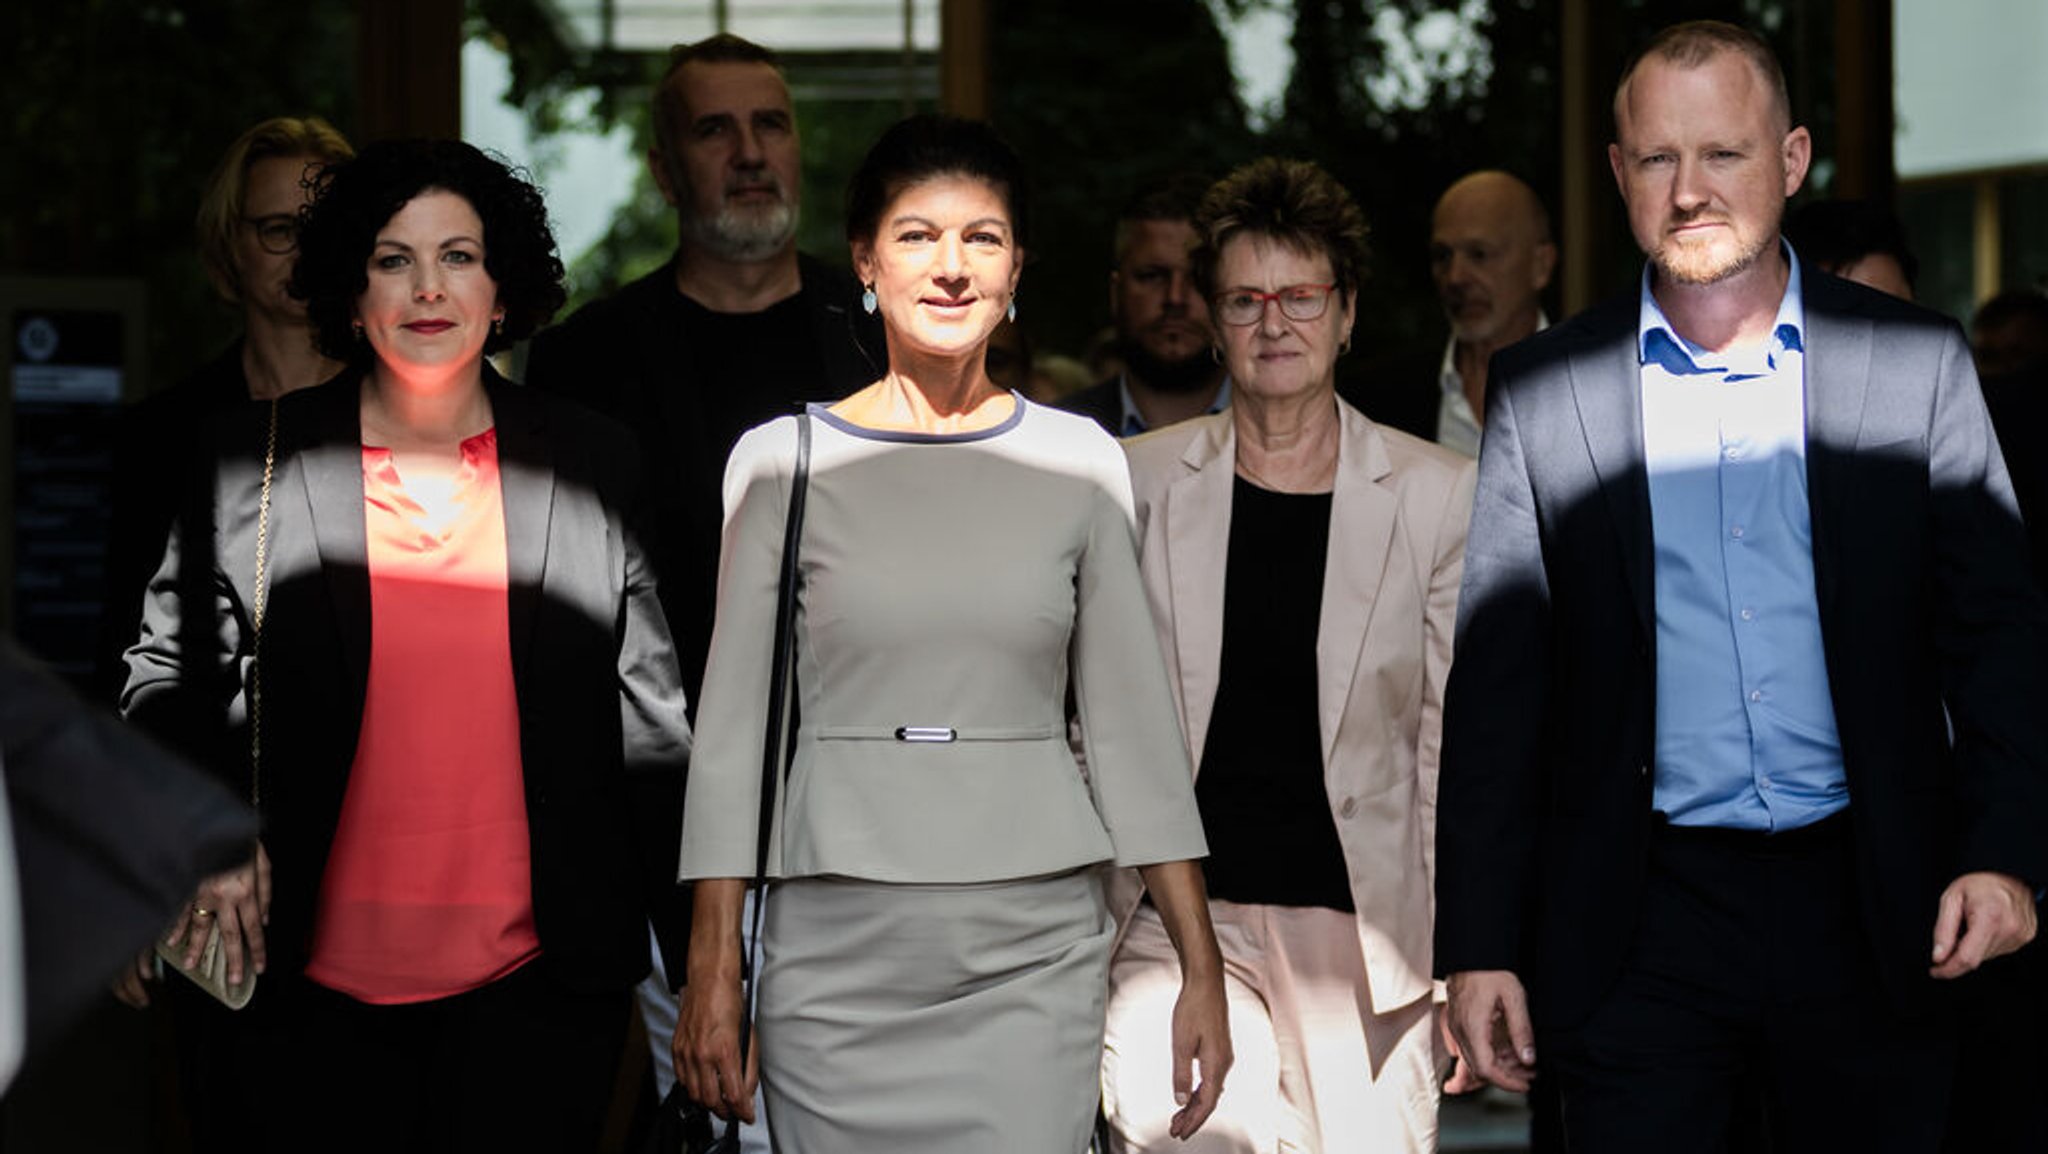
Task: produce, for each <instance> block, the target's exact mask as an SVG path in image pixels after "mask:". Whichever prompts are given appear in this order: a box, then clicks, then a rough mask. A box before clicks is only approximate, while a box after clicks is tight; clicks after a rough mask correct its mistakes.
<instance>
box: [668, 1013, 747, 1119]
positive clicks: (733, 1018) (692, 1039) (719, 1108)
mask: <svg viewBox="0 0 2048 1154" xmlns="http://www.w3.org/2000/svg"><path fill="white" fill-rule="evenodd" d="M740 1009H741V1004H740V984H739V982H738V981H737V980H731V981H711V980H706V981H700V982H691V983H690V984H689V985H687V986H684V987H683V990H682V1005H681V1009H680V1010H679V1012H678V1013H677V1014H676V1034H675V1037H674V1038H673V1039H672V1040H670V1042H669V1057H670V1059H671V1060H672V1061H673V1062H674V1063H675V1069H676V1079H677V1080H678V1081H680V1082H681V1083H682V1084H683V1092H684V1093H686V1094H688V1095H689V1096H690V1099H691V1100H692V1101H694V1102H697V1103H699V1104H701V1105H703V1106H704V1107H705V1108H706V1109H708V1110H710V1111H711V1112H712V1113H713V1114H716V1115H718V1116H719V1117H720V1118H732V1117H735V1116H737V1117H738V1118H739V1120H740V1121H742V1122H752V1121H754V1085H755V1083H756V1082H758V1081H759V1080H760V1077H761V1047H760V1046H759V1045H757V1044H756V1043H757V1041H758V1038H759V1036H758V1035H756V1036H755V1037H753V1038H749V1039H748V1040H747V1065H746V1069H745V1071H744V1072H742V1071H741V1069H740Z"/></svg>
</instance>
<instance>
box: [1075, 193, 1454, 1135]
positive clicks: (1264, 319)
mask: <svg viewBox="0 0 2048 1154" xmlns="http://www.w3.org/2000/svg"><path fill="white" fill-rule="evenodd" d="M1194 223H1195V232H1196V236H1197V238H1198V242H1197V247H1196V249H1195V251H1194V254H1193V258H1194V259H1193V266H1194V269H1193V271H1194V279H1195V285H1196V287H1197V288H1198V289H1199V290H1200V291H1201V292H1202V294H1203V295H1204V296H1205V297H1207V298H1208V300H1209V315H1210V316H1211V317H1213V318H1214V319H1215V321H1216V334H1215V335H1216V345H1217V348H1216V352H1217V359H1218V360H1220V361H1221V362H1222V364H1223V365H1224V367H1225V368H1227V369H1229V370H1230V379H1231V389H1232V394H1231V407H1230V411H1229V412H1224V413H1216V414H1214V415H1211V416H1206V417H1198V418H1195V419H1194V420H1191V421H1185V422H1182V423H1181V424H1178V425H1174V426H1171V427H1169V428H1166V429H1161V430H1159V431H1157V432H1154V433H1149V434H1147V435H1145V436H1143V437H1138V438H1135V439H1133V440H1130V441H1126V442H1125V443H1124V450H1125V453H1126V454H1127V455H1128V456H1129V458H1130V463H1131V484H1132V487H1133V489H1135V491H1136V498H1137V508H1138V524H1139V526H1140V531H1139V564H1140V567H1141V569H1142V570H1143V572H1144V578H1145V591H1146V593H1147V594H1148V595H1149V597H1150V600H1151V605H1152V612H1151V618H1152V621H1153V623H1154V624H1155V625H1156V626H1157V628H1158V629H1159V631H1160V634H1161V638H1162V648H1163V649H1164V652H1165V654H1166V658H1167V666H1168V670H1169V674H1170V676H1171V679H1172V682H1173V685H1174V687H1175V692H1176V699H1177V700H1178V702H1179V704H1180V707H1181V708H1180V718H1181V721H1182V725H1183V727H1184V730H1183V734H1182V737H1183V738H1184V740H1185V742H1186V744H1187V746H1188V748H1189V750H1190V752H1191V754H1192V761H1193V762H1194V766H1195V771H1196V777H1195V800H1196V802H1197V804H1198V806H1199V808H1200V810H1201V815H1202V829H1203V831H1204V832H1205V833H1206V835H1207V836H1208V839H1209V857H1208V859H1207V860H1205V861H1204V862H1203V863H1202V868H1203V874H1204V877H1205V879H1206V880H1207V883H1208V893H1209V914H1210V917H1211V918H1212V919H1213V920H1214V922H1215V926H1216V938H1217V942H1218V943H1219V944H1220V946H1221V947H1222V953H1223V962H1224V973H1225V984H1226V988H1227V991H1228V995H1229V999H1230V1033H1231V1037H1232V1038H1233V1039H1234V1040H1235V1041H1236V1045H1237V1061H1238V1064H1237V1069H1236V1071H1235V1074H1234V1076H1233V1078H1232V1080H1231V1083H1230V1085H1229V1086H1228V1087H1227V1088H1225V1090H1224V1092H1223V1098H1222V1100H1221V1101H1220V1102H1218V1103H1217V1106H1216V1114H1215V1116H1214V1117H1213V1118H1211V1119H1210V1120H1209V1125H1208V1127H1207V1128H1205V1129H1204V1130H1203V1131H1202V1133H1201V1135H1200V1136H1199V1137H1198V1138H1197V1139H1196V1140H1195V1141H1193V1142H1190V1143H1188V1144H1186V1145H1185V1146H1182V1145H1181V1144H1179V1143H1176V1142H1174V1141H1172V1140H1171V1139H1172V1135H1171V1133H1170V1131H1169V1121H1170V1119H1171V1118H1172V1116H1173V1111H1174V1103H1173V1099H1172V1097H1171V1093H1170V1091H1171V1087H1170V1086H1169V1085H1168V1084H1167V1083H1166V1081H1165V1080H1164V1079H1162V1078H1160V1077H1159V1076H1158V1071H1157V1069H1156V1067H1157V1066H1158V1064H1159V1062H1160V1060H1161V1055H1160V1053H1159V1040H1158V1034H1159V1030H1160V1024H1161V1023H1162V1022H1163V1021H1164V1020H1165V1019H1166V1016H1167V1015H1168V1014H1169V1013H1170V1011H1171V1009H1172V1005H1173V994H1174V991H1175V989H1176V988H1177V986H1178V979H1179V971H1178V968H1177V967H1176V966H1175V964H1174V955H1173V948H1172V938H1171V936H1170V934H1169V932H1168V931H1169V930H1170V928H1171V927H1170V926H1167V925H1164V924H1162V922H1161V920H1160V918H1159V916H1158V913H1157V912H1156V910H1155V908H1154V904H1146V903H1143V902H1141V900H1140V895H1141V887H1140V885H1139V884H1138V883H1139V882H1140V881H1142V880H1145V879H1139V878H1132V877H1128V876H1125V877H1122V878H1120V879H1119V883H1120V884H1119V885H1117V886H1116V887H1115V889H1114V890H1113V891H1112V893H1111V899H1110V907H1111V909H1113V910H1114V911H1115V913H1116V915H1117V918H1118V923H1119V925H1121V926H1122V927H1123V934H1122V936H1121V938H1120V939H1119V941H1118V944H1117V950H1116V956H1115V959H1114V961H1112V962H1111V964H1110V971H1109V1007H1108V1022H1109V1026H1108V1039H1107V1043H1106V1045H1105V1051H1104V1058H1103V1101H1104V1105H1105V1108H1106V1111H1107V1113H1108V1116H1109V1120H1110V1123H1111V1125H1112V1126H1113V1127H1114V1128H1115V1131H1116V1141H1114V1142H1113V1143H1112V1147H1113V1149H1116V1150H1118V1151H1153V1150H1192V1151H1205V1152H1212V1154H1254V1152H1264V1151H1272V1150H1276V1149H1278V1150H1300V1151H1308V1152H1324V1154H1336V1152H1338V1151H1352V1150H1372V1151H1387V1152H1389V1154H1393V1152H1397V1151H1414V1152H1420V1151H1428V1150H1434V1149H1435V1148H1436V1127H1437V1091H1438V1083H1437V1072H1438V1053H1437V1049H1436V1016H1435V1013H1434V1011H1433V1004H1434V1003H1433V998H1432V994H1433V987H1432V985H1431V981H1430V928H1431V909H1432V898H1431V890H1430V885H1431V873H1432V870H1433V868H1434V862H1435V858H1434V856H1433V855H1434V840H1435V832H1436V830H1435V826H1436V776H1437V769H1436V767H1437V747H1438V743H1439V740H1440V737H1441V733H1442V728H1441V727H1442V713H1443V688H1444V677H1445V674H1446V673H1447V671H1448V670H1449V667H1450V661H1451V626H1452V623H1453V620H1454V619H1455V616H1456V608H1457V599H1458V580H1459V577H1460V576H1461V575H1462V573H1463V572H1464V558H1465V521H1466V518H1467V516H1468V515H1469V513H1470V510H1471V506H1472V485H1473V477H1474V473H1473V467H1472V464H1471V462H1469V461H1466V460H1465V459H1464V458H1462V457H1459V456H1458V455H1457V454H1455V453H1452V452H1449V451H1448V450H1445V449H1442V448H1440V447H1438V446H1436V445H1432V444H1429V443H1427V442H1424V441H1421V440H1418V439H1416V438H1414V437H1411V436H1408V435H1407V434H1405V433H1401V432H1397V431H1395V430H1393V429H1383V428H1381V427H1379V426H1378V425H1375V424H1373V423H1372V422H1371V421H1369V420H1367V419H1366V418H1365V417H1364V416H1363V415H1362V414H1360V413H1359V412H1358V410H1356V409H1354V408H1352V407H1351V406H1350V405H1348V404H1346V403H1345V402H1344V401H1342V400H1340V399H1338V397H1337V393H1336V374H1337V359H1338V358H1339V357H1340V356H1342V355H1343V354H1344V353H1345V352H1346V351H1348V350H1349V349H1350V347H1351V326H1352V322H1353V321H1354V320H1355V319H1356V311H1357V307H1358V287H1359V283H1360V282H1361V281H1362V280H1363V279H1364V277H1365V273H1366V247H1365V237H1366V225H1365V216H1364V214H1363V213H1362V212H1360V211H1359V208H1358V205H1357V204H1356V202H1354V201H1353V200H1352V198H1351V195H1350V193H1348V192H1346V191H1345V189H1344V186H1343V185H1341V184H1339V183H1338V182H1337V181H1336V180H1335V179H1334V178H1333V177H1331V176H1330V174H1329V173H1327V172H1324V171H1323V170H1322V169H1320V168H1318V167H1316V166H1315V165H1313V164H1309V163H1307V162H1305V161H1293V160H1279V159H1273V158H1267V159H1264V160H1258V161H1254V162H1253V163H1251V164H1248V165H1245V166H1244V167H1242V168H1240V169H1238V170H1237V171H1235V172H1233V173H1231V174H1230V175H1229V176H1228V177H1225V178H1224V179H1223V180H1221V181H1219V182H1218V183H1217V184H1216V185H1215V186H1214V187H1213V188H1211V189H1210V190H1209V193H1208V195H1207V196H1205V197H1204V198H1203V200H1202V204H1201V206H1200V208H1199V209H1198V210H1197V211H1196V213H1195V221H1194Z"/></svg>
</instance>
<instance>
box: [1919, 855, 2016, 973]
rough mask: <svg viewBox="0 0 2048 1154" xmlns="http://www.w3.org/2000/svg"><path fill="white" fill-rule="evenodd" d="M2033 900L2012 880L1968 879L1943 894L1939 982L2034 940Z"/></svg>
mask: <svg viewBox="0 0 2048 1154" xmlns="http://www.w3.org/2000/svg"><path fill="white" fill-rule="evenodd" d="M2035 928H2036V923H2035V917H2034V895H2033V894H2032V893H2031V892H2030V891H2029V890H2028V889H2027V887H2026V885H2025V884H2024V883H2022V882H2021V881H2020V879H2018V878H2016V877H2013V876H2012V875H2011V874H2002V873H1993V872H1991V871H1989V870H1984V871H1980V872H1978V873H1970V874H1964V875H1963V876H1962V877H1959V878H1957V879H1956V880H1954V881H1952V882H1950V883H1948V888H1947V889H1945V890H1943V891H1942V893H1941V906H1940V912H1939V913H1938V914H1936V915H1935V919H1934V966H1933V967H1932V968H1931V969H1930V970H1929V971H1928V972H1929V973H1931V974H1933V975H1934V976H1935V977H1937V978H1960V977H1962V976H1963V975H1964V974H1967V973H1969V972H1970V971H1971V970H1974V969H1976V968H1977V967H1978V966H1981V965H1983V964H1984V963H1985V962H1988V961H1990V960H1991V959H1993V958H1995V957H1999V956H2000V955H2003V954H2009V953H2012V952H2013V951H2014V950H2017V949H2019V948H2020V947H2021V946H2024V945H2026V944H2027V943H2028V942H2031V941H2033V940H2034V930H2035Z"/></svg>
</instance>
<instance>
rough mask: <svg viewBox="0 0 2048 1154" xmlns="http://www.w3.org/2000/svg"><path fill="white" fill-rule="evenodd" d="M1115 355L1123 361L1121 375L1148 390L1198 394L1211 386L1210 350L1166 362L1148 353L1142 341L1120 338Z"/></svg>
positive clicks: (1214, 369) (1213, 368) (1214, 371)
mask: <svg viewBox="0 0 2048 1154" xmlns="http://www.w3.org/2000/svg"><path fill="white" fill-rule="evenodd" d="M1117 353H1118V354H1119V355H1120V356H1122V357H1123V362H1124V371H1126V372H1128V373H1129V374H1130V375H1131V376H1133V377H1136V378H1137V379H1138V380H1140V381H1143V382H1144V383H1145V385H1146V387H1147V388H1150V389H1154V390H1156V391H1158V392H1162V393H1174V394H1184V393H1193V392H1198V391H1200V390H1201V389H1202V388H1203V387H1204V386H1205V385H1208V384H1210V383H1211V381H1212V380H1213V379H1214V375H1215V373H1216V371H1217V366H1216V363H1215V361H1213V360H1212V359H1210V356H1209V350H1208V349H1206V348H1201V347H1197V348H1196V350H1195V351H1194V352H1192V353H1190V354H1188V355H1187V356H1185V357H1178V358H1175V359H1172V360H1168V359H1167V358H1165V357H1161V356H1158V355H1157V354H1155V353H1153V352H1152V351H1151V350H1150V349H1147V348H1146V347H1145V345H1144V343H1143V342H1142V341H1138V340H1136V339H1134V338H1131V337H1128V336H1120V337H1118V338H1117Z"/></svg>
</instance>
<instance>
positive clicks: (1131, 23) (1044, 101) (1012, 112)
mask: <svg viewBox="0 0 2048 1154" xmlns="http://www.w3.org/2000/svg"><path fill="white" fill-rule="evenodd" d="M991 9H992V12H991V33H990V35H991V40H992V43H991V46H990V56H991V58H992V62H991V68H990V77H989V95H990V100H991V115H992V119H993V120H994V121H995V123H996V125H997V127H998V128H1000V129H1001V130H1002V132H1003V133H1004V135H1005V136H1006V137H1007V138H1008V139H1009V141H1010V143H1011V144H1012V145H1013V146H1014V147H1015V148H1016V149H1017V150H1018V152H1019V153H1020V154H1022V156H1023V157H1024V161H1025V164H1026V166H1027V168H1028V169H1029V171H1030V172H1031V175H1032V180H1033V183H1034V185H1035V187H1034V198H1033V204H1034V211H1035V221H1034V228H1035V232H1036V236H1035V238H1034V240H1033V249H1032V251H1031V252H1030V253H1029V254H1028V258H1029V260H1030V262H1031V263H1030V265H1029V266H1028V268H1027V271H1026V272H1025V274H1024V280H1023V283H1022V284H1021V286H1020V287H1019V291H1018V313H1019V316H1018V319H1019V322H1020V323H1021V324H1022V325H1023V326H1024V329H1025V331H1026V332H1027V333H1028V334H1029V335H1030V338H1031V341H1032V343H1033V345H1034V347H1037V348H1040V349H1044V350H1046V351H1050V352H1062V353H1068V354H1070V355H1071V354H1075V353H1078V352H1079V351H1080V350H1081V349H1083V348H1084V347H1085V346H1086V345H1087V342H1088V338H1089V336H1090V335H1091V334H1092V333H1093V332H1094V331H1095V330H1097V329H1099V328H1100V327H1101V326H1103V325H1104V324H1105V323H1107V320H1108V316H1107V311H1106V308H1107V306H1106V301H1107V296H1108V287H1107V286H1108V273H1109V269H1110V262H1111V253H1110V245H1111V238H1112V230H1113V224H1114V220H1115V216H1116V213H1117V210H1118V209H1120V208H1121V207H1122V206H1123V204H1124V202H1126V201H1128V200H1129V199H1130V198H1131V197H1132V195H1133V194H1135V193H1136V192H1138V191H1139V190H1140V189H1141V188H1142V187H1143V186H1144V185H1145V184H1146V183H1148V182H1149V181H1152V180H1155V179H1157V178H1159V177H1161V176H1163V175H1166V174H1168V173H1171V172H1176V171H1191V172H1198V173H1206V174H1209V175H1211V176H1221V175H1222V174H1223V173H1224V172H1226V171H1228V170H1229V169H1230V168H1231V167H1232V166H1234V165H1236V164H1238V163H1241V162H1242V161H1244V160H1246V159H1249V158H1250V157H1251V156H1253V155H1255V141H1254V137H1253V134H1252V131H1251V129H1250V128H1249V127H1248V125H1247V123H1246V116H1245V108H1244V105H1243V102H1242V101H1241V100H1240V99H1239V98H1238V95H1237V88H1236V84H1235V81H1234V79H1233V77H1232V75H1231V70H1230V55H1229V48H1228V46H1227V45H1226V44H1225V42H1224V39H1223V35H1222V33H1221V32H1220V31H1219V30H1218V28H1217V26H1216V21H1215V19H1214V17H1213V16H1212V15H1211V14H1210V11H1209V8H1208V6H1207V5H1206V4H1204V3H1202V0H1143V2H1138V3H1117V4H1104V3H1101V2H1100V0H991Z"/></svg>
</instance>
